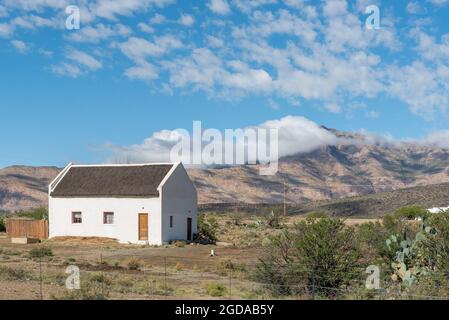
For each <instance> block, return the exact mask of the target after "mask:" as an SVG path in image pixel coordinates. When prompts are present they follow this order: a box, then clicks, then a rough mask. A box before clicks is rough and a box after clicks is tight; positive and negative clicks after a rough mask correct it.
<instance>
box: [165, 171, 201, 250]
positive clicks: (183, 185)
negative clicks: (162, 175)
mask: <svg viewBox="0 0 449 320" xmlns="http://www.w3.org/2000/svg"><path fill="white" fill-rule="evenodd" d="M160 194H161V206H162V241H163V242H169V241H171V240H182V239H184V240H185V239H187V218H188V217H190V218H192V237H193V234H194V233H196V232H197V192H196V189H195V187H194V185H193V183H192V181H191V180H190V178H189V176H188V174H187V172H186V170H185V169H184V167H183V166H182V165H178V166H176V167H175V169H174V170H173V172H172V173H171V174H170V175H169V176H168V178H167V180H166V181H165V182H163V184H162V187H161V190H160ZM170 216H173V228H170Z"/></svg>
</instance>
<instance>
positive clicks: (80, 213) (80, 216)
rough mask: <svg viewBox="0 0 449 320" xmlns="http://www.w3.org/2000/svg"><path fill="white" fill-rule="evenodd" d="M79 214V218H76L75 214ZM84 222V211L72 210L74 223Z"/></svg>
mask: <svg viewBox="0 0 449 320" xmlns="http://www.w3.org/2000/svg"><path fill="white" fill-rule="evenodd" d="M78 214H79V218H76V217H75V216H76V215H78ZM78 220H79V221H78ZM82 223H83V212H82V211H72V224H82Z"/></svg>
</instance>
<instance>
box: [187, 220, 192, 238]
mask: <svg viewBox="0 0 449 320" xmlns="http://www.w3.org/2000/svg"><path fill="white" fill-rule="evenodd" d="M187 241H192V218H187Z"/></svg>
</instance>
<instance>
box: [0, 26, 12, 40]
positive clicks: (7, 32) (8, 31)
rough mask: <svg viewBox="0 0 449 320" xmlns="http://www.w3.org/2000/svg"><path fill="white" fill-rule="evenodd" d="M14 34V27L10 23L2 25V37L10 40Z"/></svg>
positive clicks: (0, 27) (0, 30)
mask: <svg viewBox="0 0 449 320" xmlns="http://www.w3.org/2000/svg"><path fill="white" fill-rule="evenodd" d="M13 33H14V26H12V25H10V24H8V23H0V37H2V38H8V37H10V36H11V35H12V34H13Z"/></svg>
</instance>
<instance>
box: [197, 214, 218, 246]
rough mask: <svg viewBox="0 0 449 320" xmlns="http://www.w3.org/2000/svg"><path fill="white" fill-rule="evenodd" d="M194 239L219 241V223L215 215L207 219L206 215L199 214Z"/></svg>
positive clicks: (210, 241) (209, 241)
mask: <svg viewBox="0 0 449 320" xmlns="http://www.w3.org/2000/svg"><path fill="white" fill-rule="evenodd" d="M197 230H198V231H197V233H196V234H195V236H194V240H195V241H198V242H201V243H215V242H217V230H218V223H217V221H216V220H215V218H214V217H210V218H208V219H206V215H205V214H204V213H201V214H199V215H198V227H197Z"/></svg>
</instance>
